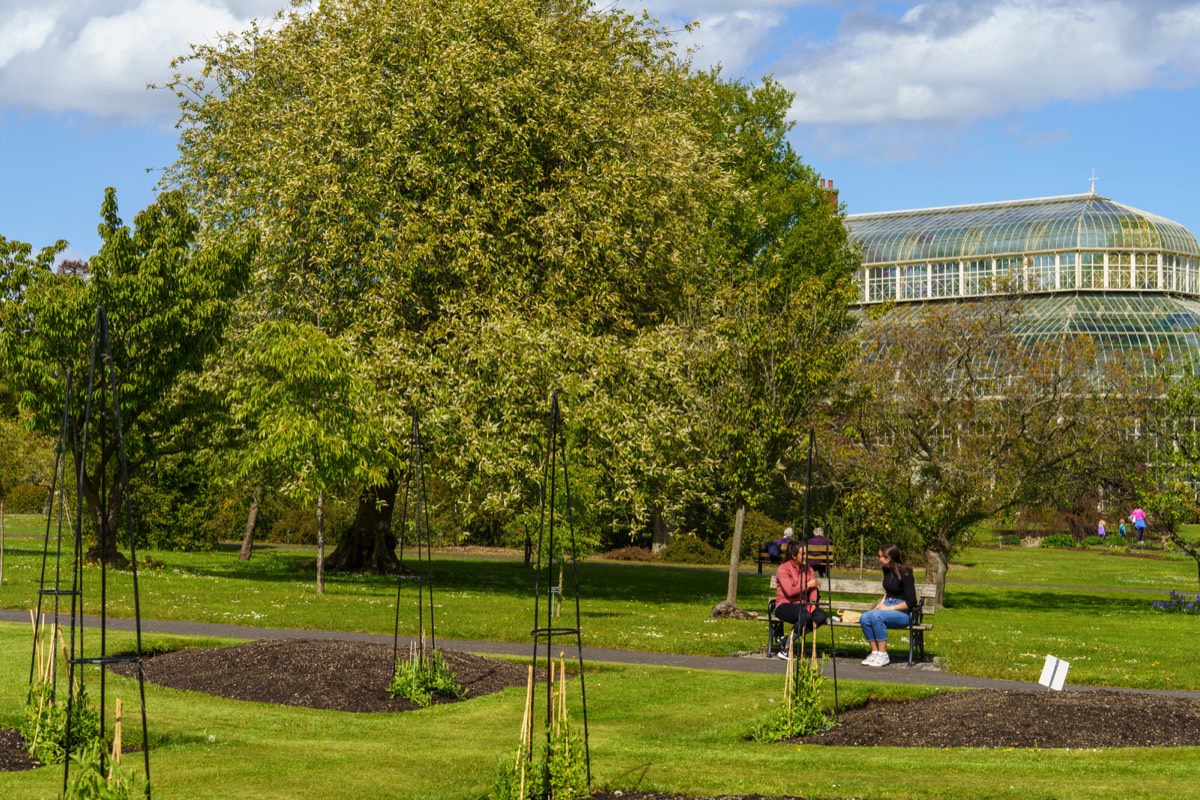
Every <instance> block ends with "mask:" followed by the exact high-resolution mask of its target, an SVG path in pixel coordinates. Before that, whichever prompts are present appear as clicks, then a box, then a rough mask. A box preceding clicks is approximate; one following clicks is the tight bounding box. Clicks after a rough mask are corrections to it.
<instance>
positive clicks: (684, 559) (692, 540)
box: [658, 534, 722, 564]
mask: <svg viewBox="0 0 1200 800" xmlns="http://www.w3.org/2000/svg"><path fill="white" fill-rule="evenodd" d="M658 560H659V561H663V562H665V563H667V564H720V563H721V560H722V559H721V551H720V550H718V549H717V548H715V547H713V546H712V545H711V544H709V543H708V542H706V541H704V540H703V539H700V538H699V537H696V536H691V535H687V534H685V535H682V536H676V537H674V538H672V539H671V541H669V542H667V546H666V547H664V548H663V549H662V550H659V551H658Z"/></svg>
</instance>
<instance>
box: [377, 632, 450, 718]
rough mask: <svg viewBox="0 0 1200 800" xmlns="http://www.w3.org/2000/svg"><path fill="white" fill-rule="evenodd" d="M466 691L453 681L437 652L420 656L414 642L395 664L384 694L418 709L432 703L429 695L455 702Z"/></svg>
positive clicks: (448, 669)
mask: <svg viewBox="0 0 1200 800" xmlns="http://www.w3.org/2000/svg"><path fill="white" fill-rule="evenodd" d="M466 693H467V690H466V689H464V688H463V687H462V685H461V684H459V682H458V681H457V680H456V679H455V678H454V672H453V671H451V669H450V666H449V665H448V664H447V663H446V660H445V659H444V658H443V657H442V654H441V651H439V650H431V651H430V652H428V653H426V654H424V655H422V654H420V653H418V651H417V646H416V644H415V643H414V644H413V646H412V649H411V651H410V652H409V656H408V658H407V659H404V660H399V661H397V662H396V672H395V675H393V676H392V683H391V685H390V686H389V687H388V694H390V695H391V696H392V697H400V698H403V699H404V700H408V701H409V702H410V703H416V704H417V705H418V706H420V707H421V708H427V707H428V706H429V705H431V704H432V703H433V696H434V695H437V696H438V697H446V698H451V699H454V700H458V699H460V698H462V697H464V696H465V695H466Z"/></svg>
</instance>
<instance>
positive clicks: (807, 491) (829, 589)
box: [800, 428, 839, 721]
mask: <svg viewBox="0 0 1200 800" xmlns="http://www.w3.org/2000/svg"><path fill="white" fill-rule="evenodd" d="M814 458H816V459H817V461H818V463H817V466H818V468H819V467H820V455H819V454H818V452H817V434H816V431H815V430H814V429H813V428H809V429H808V464H807V465H806V470H805V473H806V474H805V478H804V520H803V523H802V524H801V526H800V530H801V531H802V534H801V535H802V536H803V537H804V539H805V541H806V542H807V541H808V539H809V538H811V537H810V536H809V534H810V531H809V528H808V520H809V515H808V506H809V504H808V498H809V497H810V496H811V495H812V489H813V483H812V468H813V459H814ZM823 472H824V470H822V473H823ZM821 497H824V492H822V494H821ZM821 510H822V511H825V510H826V509H825V505H824V501H822V508H821ZM828 524H829V521H828V520H825V525H828ZM832 556H833V551H832V550H827V551H826V557H825V605H826V608H825V613H826V614H827V615H828V619H829V621H830V622H832V621H833V558H832ZM826 627H828V628H829V652H830V659H829V660H830V662H831V663H832V664H833V718H834V720H835V721H836V720H837V717H838V710H839V709H838V679H837V642H836V640H835V638H834V628H835V626H834V625H827V626H826ZM816 636H817V632H816V631H815V630H814V631H813V639H814V640H815V639H816ZM813 648H814V651H815V648H816V643H815V641H814V643H813Z"/></svg>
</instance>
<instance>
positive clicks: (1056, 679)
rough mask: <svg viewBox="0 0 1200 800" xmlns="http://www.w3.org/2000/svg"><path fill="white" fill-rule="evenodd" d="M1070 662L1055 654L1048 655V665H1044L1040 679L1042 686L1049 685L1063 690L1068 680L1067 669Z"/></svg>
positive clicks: (1056, 689) (1057, 690)
mask: <svg viewBox="0 0 1200 800" xmlns="http://www.w3.org/2000/svg"><path fill="white" fill-rule="evenodd" d="M1070 667H1071V665H1070V663H1068V662H1066V661H1063V660H1062V659H1061V658H1056V657H1055V656H1046V666H1044V667H1042V677H1041V679H1040V680H1038V683H1040V684H1041V685H1042V686H1047V687H1049V688H1051V689H1053V690H1054V691H1056V692H1061V691H1062V688H1063V684H1064V683H1066V681H1067V670H1068V669H1070Z"/></svg>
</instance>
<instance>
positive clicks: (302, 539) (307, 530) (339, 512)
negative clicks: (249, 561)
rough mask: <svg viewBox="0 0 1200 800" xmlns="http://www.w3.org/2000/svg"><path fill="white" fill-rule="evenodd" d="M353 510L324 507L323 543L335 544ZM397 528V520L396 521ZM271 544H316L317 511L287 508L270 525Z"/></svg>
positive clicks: (346, 506) (333, 505)
mask: <svg viewBox="0 0 1200 800" xmlns="http://www.w3.org/2000/svg"><path fill="white" fill-rule="evenodd" d="M354 511H355V509H354V508H352V507H351V506H350V504H349V503H327V504H326V506H325V542H326V544H329V543H331V542H336V541H337V539H338V536H339V535H340V534H341V532H342V531H343V530H344V529H345V528H347V527H349V526H350V523H351V522H352V521H353V519H354ZM396 527H397V528H398V527H399V520H396ZM268 538H269V539H270V541H272V542H286V543H287V544H316V543H317V509H316V507H315V506H314V507H312V508H289V509H287V510H286V511H284V512H282V513H281V514H280V515H279V517H278V519H276V520H275V522H274V523H273V524H272V525H271V531H270V534H269V536H268Z"/></svg>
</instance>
